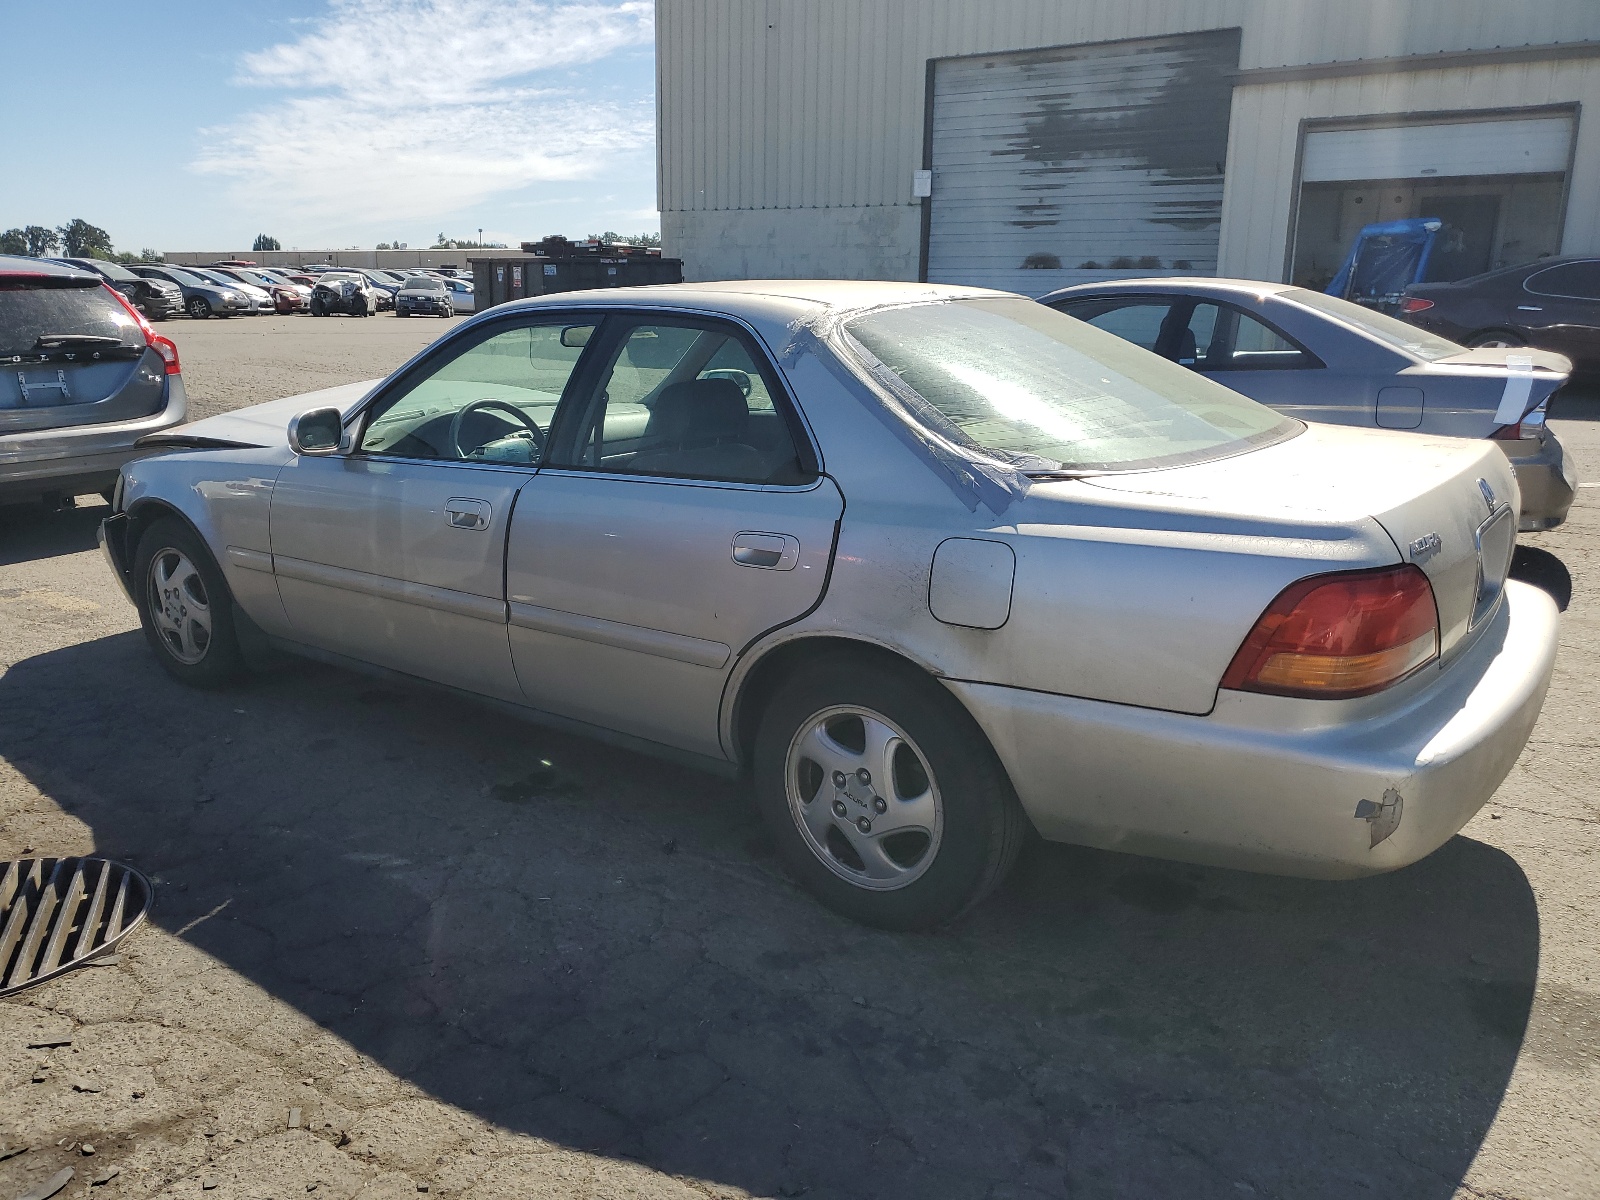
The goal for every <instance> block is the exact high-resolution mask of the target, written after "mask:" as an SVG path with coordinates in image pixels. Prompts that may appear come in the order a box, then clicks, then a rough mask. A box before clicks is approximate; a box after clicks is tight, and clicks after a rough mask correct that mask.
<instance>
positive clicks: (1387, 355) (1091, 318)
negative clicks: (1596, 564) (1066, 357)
mask: <svg viewBox="0 0 1600 1200" xmlns="http://www.w3.org/2000/svg"><path fill="white" fill-rule="evenodd" d="M1040 302H1041V303H1043V304H1048V305H1050V306H1051V307H1052V308H1055V309H1058V310H1060V311H1061V312H1064V313H1066V314H1068V315H1069V316H1073V317H1077V318H1079V319H1080V320H1084V321H1087V322H1089V324H1091V325H1094V326H1096V327H1098V328H1100V329H1105V330H1108V331H1110V332H1112V333H1115V334H1118V335H1120V336H1121V337H1125V338H1127V339H1128V340H1129V341H1131V342H1134V343H1135V344H1137V345H1140V346H1143V347H1144V348H1145V349H1146V350H1151V351H1154V352H1155V353H1157V354H1160V355H1161V356H1162V357H1164V358H1170V359H1172V360H1173V361H1174V362H1177V363H1180V364H1181V365H1183V366H1186V367H1188V368H1190V369H1191V370H1194V371H1198V372H1200V373H1201V374H1203V375H1206V376H1207V377H1209V378H1211V379H1214V380H1216V381H1217V382H1218V383H1220V384H1222V385H1224V386H1225V387H1230V388H1232V389H1233V390H1234V391H1236V392H1243V393H1244V394H1245V395H1246V396H1249V397H1250V398H1251V399H1252V400H1259V401H1261V403H1263V404H1270V405H1271V406H1272V407H1273V408H1275V409H1277V410H1278V411H1279V412H1281V413H1284V414H1286V415H1288V416H1291V417H1299V418H1301V419H1302V420H1306V421H1327V422H1331V423H1335V424H1339V425H1364V426H1367V427H1368V428H1380V429H1411V430H1415V431H1416V432H1418V433H1433V434H1440V435H1442V436H1445V437H1469V438H1489V439H1491V440H1493V442H1494V444H1495V445H1496V446H1498V447H1499V448H1500V449H1501V450H1502V451H1503V452H1504V453H1505V455H1506V457H1507V458H1509V459H1510V460H1511V469H1512V470H1513V471H1515V472H1516V475H1517V485H1518V488H1519V490H1520V492H1521V496H1522V506H1521V514H1520V527H1521V528H1522V529H1523V530H1526V531H1535V530H1543V529H1553V528H1555V527H1556V526H1557V525H1559V524H1561V522H1563V521H1565V520H1566V519H1567V510H1568V509H1570V508H1571V507H1572V501H1573V497H1574V496H1575V495H1576V494H1577V492H1576V488H1577V477H1576V476H1575V475H1574V473H1573V470H1572V465H1571V464H1570V463H1569V462H1568V461H1567V457H1566V454H1565V453H1564V452H1563V450H1562V446H1561V443H1560V442H1559V441H1557V440H1556V435H1555V434H1554V433H1553V432H1551V430H1550V428H1549V426H1547V425H1546V424H1545V415H1546V412H1547V411H1548V406H1549V402H1550V398H1551V396H1553V395H1554V394H1555V392H1556V391H1557V390H1558V389H1560V388H1561V387H1562V386H1563V385H1564V384H1565V383H1566V382H1567V379H1568V377H1569V375H1570V374H1571V372H1572V363H1571V362H1570V361H1568V360H1567V359H1565V358H1563V357H1562V356H1561V355H1559V354H1551V353H1549V352H1548V351H1545V350H1529V349H1522V348H1517V347H1511V348H1507V347H1505V346H1501V347H1483V348H1479V349H1475V350H1469V349H1467V347H1465V346H1458V345H1457V344H1456V343H1454V342H1452V341H1449V340H1447V339H1445V338H1442V337H1439V336H1438V335H1436V334H1432V333H1429V332H1428V331H1427V330H1425V329H1419V328H1417V327H1416V326H1415V325H1407V324H1406V323H1405V322H1403V321H1397V320H1395V318H1393V317H1391V316H1387V315H1385V314H1384V313H1380V312H1377V311H1375V310H1373V309H1371V308H1366V307H1363V306H1362V305H1359V304H1353V303H1351V302H1350V301H1348V300H1342V299H1340V298H1339V297H1337V296H1327V295H1324V294H1323V293H1321V292H1313V291H1308V290H1307V289H1305V288H1300V287H1291V286H1290V285H1288V284H1284V283H1261V282H1258V281H1255V280H1249V279H1188V278H1181V279H1123V280H1116V281H1112V282H1107V283H1085V284H1078V285H1075V286H1073V287H1070V288H1062V289H1061V290H1060V291H1057V292H1051V293H1050V294H1049V295H1047V296H1042V297H1040Z"/></svg>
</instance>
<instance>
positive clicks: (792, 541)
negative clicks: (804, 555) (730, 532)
mask: <svg viewBox="0 0 1600 1200" xmlns="http://www.w3.org/2000/svg"><path fill="white" fill-rule="evenodd" d="M733 561H734V562H736V563H738V564H739V565H740V566H741V567H760V568H761V569H762V570H764V571H792V570H794V565H795V563H797V562H799V561H800V539H799V538H795V537H790V536H789V535H788V534H787V533H754V532H750V531H746V532H744V533H737V534H735V535H734V537H733Z"/></svg>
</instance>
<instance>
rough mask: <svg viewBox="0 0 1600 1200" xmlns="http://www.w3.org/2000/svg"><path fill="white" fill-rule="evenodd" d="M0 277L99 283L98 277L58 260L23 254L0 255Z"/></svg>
mask: <svg viewBox="0 0 1600 1200" xmlns="http://www.w3.org/2000/svg"><path fill="white" fill-rule="evenodd" d="M0 275H29V276H32V277H33V278H35V279H37V278H39V277H41V276H52V277H58V278H62V279H93V280H94V281H95V282H96V283H99V282H100V277H99V276H98V275H94V274H91V273H90V272H88V271H86V270H84V269H83V268H82V267H78V266H74V265H73V264H71V263H67V262H62V261H60V260H59V259H50V258H29V257H28V256H27V255H25V254H0Z"/></svg>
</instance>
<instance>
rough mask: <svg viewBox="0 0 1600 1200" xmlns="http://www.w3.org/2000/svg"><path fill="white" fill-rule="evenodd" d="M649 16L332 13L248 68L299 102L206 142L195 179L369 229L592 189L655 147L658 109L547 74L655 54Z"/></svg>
mask: <svg viewBox="0 0 1600 1200" xmlns="http://www.w3.org/2000/svg"><path fill="white" fill-rule="evenodd" d="M652 9H653V5H652V4H650V3H648V2H641V0H628V2H625V3H609V4H608V3H597V2H593V0H577V2H562V0H518V2H515V3H511V2H506V0H501V2H498V3H497V2H495V0H331V3H330V10H329V12H328V14H327V16H325V17H324V18H321V19H320V20H317V21H314V22H312V23H311V28H310V29H309V30H308V31H307V32H306V33H305V34H304V35H303V36H301V37H300V38H298V39H297V40H295V41H291V42H285V43H282V44H280V45H276V46H271V47H269V48H267V49H265V50H261V51H257V52H255V53H252V54H248V55H246V56H245V57H244V58H243V59H242V60H241V63H240V69H239V74H238V78H237V82H238V83H240V84H242V85H246V86H258V87H269V88H276V89H282V90H286V91H289V92H291V93H299V94H291V95H289V96H287V97H286V98H284V99H282V100H279V101H276V102H274V103H270V104H268V105H266V106H264V107H262V108H259V109H257V110H255V111H254V112H250V113H247V114H246V115H245V116H243V117H242V118H240V119H238V120H236V121H234V122H232V123H230V124H228V125H225V126H221V127H217V128H212V129H208V130H205V131H203V148H202V150H201V152H200V154H199V156H198V157H197V159H196V160H195V163H194V166H195V168H196V169H197V170H199V171H202V172H205V173H208V174H214V175H218V176H222V177H225V178H232V179H234V180H236V181H237V185H238V186H237V187H236V189H235V191H236V195H237V196H238V198H239V200H240V202H241V203H242V205H243V206H244V207H246V208H248V209H251V210H257V211H261V212H263V213H276V214H278V215H279V216H280V217H281V216H283V215H284V214H285V212H286V210H287V211H289V212H292V213H293V214H294V215H295V216H296V217H297V218H298V220H299V222H300V223H314V224H320V223H324V222H326V221H327V220H328V219H329V218H332V217H338V218H341V219H342V220H343V221H345V222H348V220H349V219H350V218H351V217H352V216H355V215H357V214H359V215H360V217H361V218H362V220H361V224H363V225H369V224H370V225H371V226H373V227H376V226H379V225H383V224H386V223H389V222H399V221H405V220H412V219H422V218H432V217H434V216H440V215H442V214H445V213H449V212H451V211H455V210H458V209H460V208H463V207H466V206H468V205H470V204H473V203H476V202H479V201H482V200H484V199H485V198H487V197H489V196H493V195H496V194H498V193H502V192H506V191H510V190H513V189H516V188H519V187H523V186H526V185H528V184H530V183H535V182H539V181H543V180H577V179H583V178H587V177H591V176H593V175H595V174H596V173H597V172H598V171H599V170H600V169H601V168H602V167H604V166H606V165H609V163H611V162H613V161H614V160H615V157H616V156H617V155H619V154H622V153H626V152H629V151H635V150H638V149H640V148H642V147H645V146H648V145H649V144H650V142H651V140H652V138H653V137H654V113H653V107H652V105H653V101H652V99H651V98H650V97H648V96H636V95H627V94H624V95H622V96H621V97H620V98H618V97H616V96H615V94H614V93H615V91H616V89H605V88H601V89H591V88H577V87H573V86H572V85H571V83H570V82H568V81H566V80H552V79H550V77H549V73H550V72H552V70H558V69H564V68H571V67H575V66H581V65H584V64H589V63H597V62H599V61H600V60H602V59H604V58H606V57H608V56H610V55H612V54H614V53H616V52H618V51H619V50H626V49H631V48H634V47H638V46H641V45H648V44H649V43H650V41H651V38H652V36H653V29H652ZM541 74H542V75H543V78H541Z"/></svg>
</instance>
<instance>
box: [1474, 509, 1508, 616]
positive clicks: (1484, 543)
mask: <svg viewBox="0 0 1600 1200" xmlns="http://www.w3.org/2000/svg"><path fill="white" fill-rule="evenodd" d="M1474 540H1475V541H1476V542H1477V547H1478V597H1477V600H1476V601H1475V602H1474V604H1473V606H1472V627H1476V626H1477V625H1478V624H1479V623H1481V622H1482V621H1483V619H1484V618H1485V617H1487V616H1488V615H1489V614H1490V613H1492V612H1493V611H1494V608H1495V605H1496V604H1498V603H1499V602H1500V595H1501V593H1502V592H1504V591H1505V587H1506V576H1507V575H1508V574H1509V573H1510V571H1511V555H1512V553H1513V552H1514V551H1515V550H1516V548H1517V514H1516V512H1515V511H1514V510H1513V509H1511V508H1510V507H1502V508H1500V509H1499V510H1497V511H1496V512H1495V513H1494V514H1493V515H1492V516H1490V518H1489V519H1488V520H1487V521H1485V522H1484V523H1483V524H1482V525H1480V526H1478V531H1477V533H1476V534H1475V535H1474Z"/></svg>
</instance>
